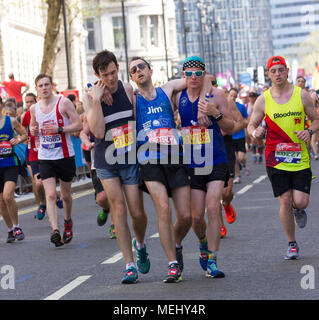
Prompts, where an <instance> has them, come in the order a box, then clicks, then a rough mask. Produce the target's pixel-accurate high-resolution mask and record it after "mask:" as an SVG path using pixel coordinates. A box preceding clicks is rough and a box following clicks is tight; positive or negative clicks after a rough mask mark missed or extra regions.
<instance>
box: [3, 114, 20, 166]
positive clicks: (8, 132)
mask: <svg viewBox="0 0 319 320" xmlns="http://www.w3.org/2000/svg"><path fill="white" fill-rule="evenodd" d="M12 138H14V131H13V127H12V123H11V118H10V117H9V116H5V118H4V122H3V126H2V128H0V168H4V167H15V166H17V165H18V161H17V158H16V156H15V155H14V146H13V145H12V144H11V143H10V142H9V141H10V140H11V139H12Z"/></svg>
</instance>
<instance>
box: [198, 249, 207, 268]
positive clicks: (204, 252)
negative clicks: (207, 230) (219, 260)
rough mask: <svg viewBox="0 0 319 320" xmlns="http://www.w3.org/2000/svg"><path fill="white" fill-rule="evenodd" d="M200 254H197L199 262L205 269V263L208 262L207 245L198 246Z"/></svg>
mask: <svg viewBox="0 0 319 320" xmlns="http://www.w3.org/2000/svg"><path fill="white" fill-rule="evenodd" d="M199 250H200V255H199V264H200V266H201V267H202V269H203V270H204V271H206V270H207V263H208V247H207V245H206V246H204V247H202V246H201V245H200V246H199Z"/></svg>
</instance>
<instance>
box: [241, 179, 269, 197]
mask: <svg viewBox="0 0 319 320" xmlns="http://www.w3.org/2000/svg"><path fill="white" fill-rule="evenodd" d="M266 177H267V175H262V176H260V177H259V178H257V179H256V180H254V181H253V182H252V184H248V185H247V186H245V187H243V188H242V189H240V190H239V191H237V192H236V194H244V193H245V192H247V191H248V190H249V189H251V188H252V187H253V186H254V184H257V183H260V182H261V181H263V180H264V179H265V178H266Z"/></svg>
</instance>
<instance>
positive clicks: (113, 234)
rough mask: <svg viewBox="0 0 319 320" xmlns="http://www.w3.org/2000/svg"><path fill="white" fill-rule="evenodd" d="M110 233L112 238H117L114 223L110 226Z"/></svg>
mask: <svg viewBox="0 0 319 320" xmlns="http://www.w3.org/2000/svg"><path fill="white" fill-rule="evenodd" d="M109 234H110V238H111V239H116V234H115V228H114V224H111V226H110V227H109Z"/></svg>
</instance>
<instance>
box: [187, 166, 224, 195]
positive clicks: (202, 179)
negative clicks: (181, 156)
mask: <svg viewBox="0 0 319 320" xmlns="http://www.w3.org/2000/svg"><path fill="white" fill-rule="evenodd" d="M194 170H195V169H194V168H189V171H188V172H189V176H190V177H191V189H198V190H203V191H205V192H206V191H207V183H209V182H211V181H224V182H225V185H224V187H225V188H226V187H227V186H228V183H227V181H228V179H229V170H228V165H227V163H224V162H222V163H220V164H218V165H214V167H213V170H212V172H211V173H210V174H208V175H196V174H194Z"/></svg>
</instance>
